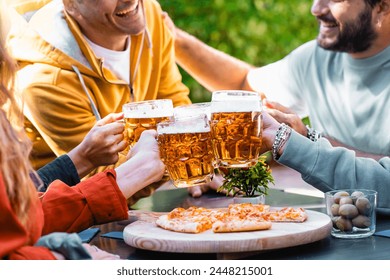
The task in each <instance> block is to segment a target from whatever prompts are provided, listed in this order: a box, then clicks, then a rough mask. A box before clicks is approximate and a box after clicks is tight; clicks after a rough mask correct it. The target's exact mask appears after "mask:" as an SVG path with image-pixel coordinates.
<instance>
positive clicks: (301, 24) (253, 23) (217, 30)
mask: <svg viewBox="0 0 390 280" xmlns="http://www.w3.org/2000/svg"><path fill="white" fill-rule="evenodd" d="M158 1H159V3H160V4H161V6H162V8H163V10H165V11H166V12H168V13H169V15H170V17H171V18H172V19H173V21H174V22H175V24H176V26H178V27H180V28H182V29H183V30H185V31H187V32H189V33H191V34H193V35H195V36H196V37H197V38H199V39H200V40H202V41H203V42H205V43H207V44H208V45H210V46H212V47H214V48H217V49H219V50H221V51H224V52H226V53H228V54H230V55H232V56H235V57H237V58H239V59H242V60H244V61H246V62H248V63H251V64H253V65H256V66H261V65H265V64H268V63H270V62H273V61H276V60H278V59H281V58H283V57H284V56H285V55H287V54H288V53H289V52H291V51H292V50H293V49H295V48H296V47H298V46H299V45H301V44H302V43H304V42H307V41H309V40H312V39H314V38H315V37H316V35H317V22H316V20H315V18H314V17H313V16H312V15H311V13H310V8H311V5H312V0H284V1H277V0H276V1H275V0H197V1H196V0H195V1H194V0H158ZM181 72H182V74H183V82H184V83H185V84H186V85H187V86H188V87H189V88H190V90H191V94H190V97H191V100H192V101H193V102H203V101H209V100H210V94H209V92H208V91H207V90H206V89H204V88H203V87H202V86H200V85H199V84H198V83H197V82H196V81H195V80H194V79H192V78H191V77H190V76H189V75H188V74H187V73H185V72H184V71H183V70H182V69H181Z"/></svg>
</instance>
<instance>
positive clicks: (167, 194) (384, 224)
mask: <svg viewBox="0 0 390 280" xmlns="http://www.w3.org/2000/svg"><path fill="white" fill-rule="evenodd" d="M273 174H274V178H275V187H273V186H271V187H270V190H269V194H268V196H267V197H266V203H267V204H269V205H271V206H275V207H282V206H292V207H304V208H306V209H310V210H314V211H319V212H322V213H325V206H324V199H323V197H322V196H318V192H315V190H313V189H312V187H311V186H309V185H307V184H306V183H305V182H303V181H302V179H301V178H300V176H299V174H298V173H297V172H295V171H294V170H291V169H289V168H286V167H282V166H275V167H274V169H273ZM290 186H291V189H292V190H293V191H294V192H293V193H291V192H289V189H290ZM297 190H300V191H297ZM305 193H307V194H305ZM313 194H314V195H315V196H313ZM231 202H232V198H230V197H226V196H224V195H221V194H217V193H215V192H213V191H211V192H209V193H206V194H204V195H203V196H201V197H200V198H192V197H191V196H190V195H189V194H188V191H187V190H186V189H170V188H168V189H163V190H159V191H156V192H155V193H154V194H153V195H152V196H150V197H147V198H143V199H141V200H140V201H139V202H137V203H136V204H135V205H134V206H133V208H134V209H137V210H142V211H154V212H168V211H171V210H172V209H173V208H175V207H178V206H180V207H184V208H187V207H189V206H203V207H213V208H214V207H226V206H227V205H229V204H230V203H231ZM135 219H136V218H134V217H130V218H129V219H128V220H125V221H118V222H112V223H108V224H103V225H99V226H96V227H98V228H99V229H100V232H99V233H98V235H97V236H96V237H94V238H93V239H92V241H91V242H90V244H92V245H96V246H98V247H99V248H101V249H103V250H106V251H108V252H111V253H115V254H117V255H119V256H121V258H123V259H151V260H153V259H156V260H157V259H267V260H274V259H276V260H290V259H293V260H358V259H364V260H365V259H390V253H389V252H390V239H389V238H386V237H381V236H375V235H373V236H371V237H367V238H362V239H338V238H334V237H332V236H329V237H327V238H325V239H322V240H320V241H316V242H313V243H309V244H305V245H300V246H295V247H289V248H283V249H275V250H267V251H260V252H248V253H223V254H221V253H217V254H216V253H209V254H205V253H166V252H156V251H147V250H140V249H137V248H133V247H131V246H129V245H127V244H126V243H125V242H124V241H123V240H121V239H112V238H105V237H102V236H101V235H102V234H104V233H108V232H112V231H119V232H122V231H123V229H124V228H125V227H126V226H127V225H128V224H129V223H132V222H134V221H135ZM386 229H390V217H386V216H377V226H376V231H377V232H378V231H382V230H386Z"/></svg>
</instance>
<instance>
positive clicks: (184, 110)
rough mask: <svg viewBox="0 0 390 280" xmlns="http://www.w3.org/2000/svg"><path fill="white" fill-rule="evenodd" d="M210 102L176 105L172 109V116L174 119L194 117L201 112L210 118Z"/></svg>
mask: <svg viewBox="0 0 390 280" xmlns="http://www.w3.org/2000/svg"><path fill="white" fill-rule="evenodd" d="M210 106H211V103H210V102H202V103H193V104H189V105H182V106H177V107H175V108H174V109H173V116H174V118H175V119H179V118H186V117H196V116H198V115H201V114H206V115H207V117H208V119H210Z"/></svg>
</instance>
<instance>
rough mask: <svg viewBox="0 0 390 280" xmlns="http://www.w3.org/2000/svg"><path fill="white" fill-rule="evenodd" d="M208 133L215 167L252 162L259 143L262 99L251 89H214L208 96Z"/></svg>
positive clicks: (260, 139) (238, 166)
mask: <svg viewBox="0 0 390 280" xmlns="http://www.w3.org/2000/svg"><path fill="white" fill-rule="evenodd" d="M210 110H211V120H210V126H211V134H212V143H213V149H214V154H215V157H216V161H217V164H218V166H219V167H225V168H245V167H250V166H253V165H255V164H256V163H257V162H258V158H259V156H260V148H261V144H262V115H261V114H262V103H261V99H260V95H259V94H258V93H256V92H251V91H240V90H222V91H215V92H213V94H212V99H211V108H210Z"/></svg>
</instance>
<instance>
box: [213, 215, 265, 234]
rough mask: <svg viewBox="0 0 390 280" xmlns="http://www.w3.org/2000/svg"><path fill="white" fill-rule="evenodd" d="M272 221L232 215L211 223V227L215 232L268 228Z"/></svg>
mask: <svg viewBox="0 0 390 280" xmlns="http://www.w3.org/2000/svg"><path fill="white" fill-rule="evenodd" d="M271 226H272V223H271V222H269V221H266V220H264V219H262V218H257V219H256V218H249V219H240V218H237V217H234V216H228V217H226V218H225V219H223V220H219V221H216V222H215V223H213V226H212V229H213V232H215V233H223V232H243V231H255V230H267V229H270V228H271Z"/></svg>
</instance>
